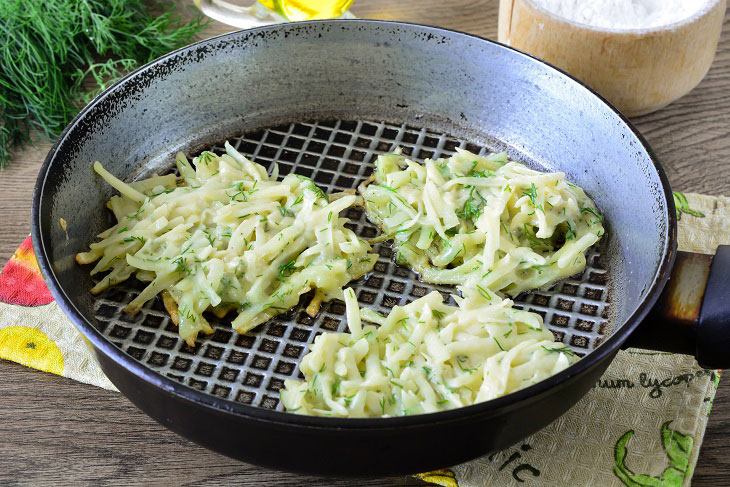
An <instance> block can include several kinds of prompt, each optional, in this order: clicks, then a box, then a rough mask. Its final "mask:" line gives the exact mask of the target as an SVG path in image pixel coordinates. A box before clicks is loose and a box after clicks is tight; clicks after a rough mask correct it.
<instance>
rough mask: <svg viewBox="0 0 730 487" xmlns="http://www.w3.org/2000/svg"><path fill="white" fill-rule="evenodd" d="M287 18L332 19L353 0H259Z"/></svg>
mask: <svg viewBox="0 0 730 487" xmlns="http://www.w3.org/2000/svg"><path fill="white" fill-rule="evenodd" d="M259 1H260V3H261V4H262V5H263V6H264V7H266V8H268V9H270V10H273V11H274V12H277V13H278V14H281V15H283V16H284V17H286V18H287V19H289V20H292V21H296V20H315V19H334V18H337V17H340V16H342V14H344V13H345V12H347V9H348V8H350V5H351V4H352V2H353V0H259Z"/></svg>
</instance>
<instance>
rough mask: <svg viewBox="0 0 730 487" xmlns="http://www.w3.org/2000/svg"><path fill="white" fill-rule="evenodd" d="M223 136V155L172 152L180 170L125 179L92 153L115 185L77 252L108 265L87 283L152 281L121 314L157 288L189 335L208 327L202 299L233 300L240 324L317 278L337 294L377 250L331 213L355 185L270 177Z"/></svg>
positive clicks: (325, 290) (212, 306)
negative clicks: (105, 219)
mask: <svg viewBox="0 0 730 487" xmlns="http://www.w3.org/2000/svg"><path fill="white" fill-rule="evenodd" d="M225 147H226V154H224V155H222V156H218V155H215V154H213V153H211V152H203V153H202V154H201V155H200V156H198V157H196V158H195V159H193V164H192V165H191V164H190V163H189V162H188V160H187V159H186V158H185V156H184V155H183V154H178V156H177V159H176V164H177V168H178V171H179V174H180V177H179V178H175V177H174V176H172V177H170V176H161V177H160V176H154V177H153V178H150V179H148V180H144V181H139V182H135V183H132V184H126V183H124V182H122V181H120V180H119V179H117V178H116V177H114V176H113V175H111V174H110V173H108V172H107V171H106V170H105V169H104V168H103V167H102V166H101V164H100V163H98V162H96V163H94V170H95V171H96V172H97V173H98V174H99V175H100V176H101V177H103V178H104V179H105V180H106V181H107V182H108V183H109V184H110V185H112V186H113V187H114V188H115V189H117V190H118V191H119V192H120V193H121V195H119V196H114V197H112V199H111V200H110V202H109V204H108V205H107V206H108V207H109V208H110V209H112V210H113V212H114V214H115V216H116V218H117V220H118V223H117V224H116V225H115V226H113V227H112V228H110V229H108V230H106V231H105V232H103V233H102V234H101V235H100V238H101V239H102V240H101V241H99V242H97V243H93V244H91V245H90V249H91V250H90V251H89V252H82V253H80V254H78V255H77V258H76V259H77V261H78V262H79V263H83V264H88V263H92V262H97V264H96V266H95V267H94V269H93V270H92V274H96V273H101V272H108V274H107V275H106V276H105V277H104V279H102V280H101V281H100V282H99V283H98V284H97V285H96V286H95V287H94V289H93V290H92V292H94V293H99V292H102V291H103V290H105V289H106V288H108V287H110V286H114V285H116V284H119V283H120V282H122V281H124V280H126V279H128V278H129V277H131V276H132V275H136V277H137V278H138V279H139V280H141V281H147V282H149V284H148V286H147V287H146V288H145V289H144V290H143V291H142V292H141V293H140V294H139V296H138V297H137V298H136V299H134V300H133V301H132V302H131V303H130V304H129V306H127V308H126V311H127V312H129V313H132V314H134V313H136V312H137V311H139V309H140V308H141V307H142V306H143V305H144V304H145V302H147V301H148V300H150V299H152V298H153V297H155V296H156V295H157V294H159V293H160V292H165V293H166V294H165V296H166V306H167V307H168V308H170V307H171V306H172V302H171V300H172V301H174V303H175V305H176V306H177V316H176V318H177V322H178V326H179V332H180V335H181V336H182V337H183V339H185V341H186V342H188V343H189V344H193V343H194V342H195V339H196V337H197V335H198V333H199V332H201V331H202V332H204V333H212V328H211V327H210V325H209V324H208V322H207V321H206V319H205V318H204V317H203V312H205V311H206V310H211V311H213V312H214V313H215V314H216V315H218V316H222V315H224V314H225V313H227V312H228V311H229V310H236V311H237V312H238V316H237V317H236V318H235V319H234V320H233V327H234V328H235V329H236V330H237V331H239V332H241V333H243V332H245V331H247V330H250V329H252V328H254V327H255V326H257V325H258V324H260V323H263V322H264V321H266V320H268V319H269V318H271V317H272V316H274V315H276V314H279V313H282V312H285V311H287V310H289V309H290V308H292V307H293V306H295V305H296V304H297V302H298V300H299V296H300V295H301V294H303V293H306V292H307V291H309V290H310V289H313V288H316V290H317V302H320V301H322V300H324V301H327V300H330V299H332V298H334V297H340V298H342V297H343V294H342V286H344V285H346V284H347V283H348V282H349V281H351V280H352V279H356V278H358V277H360V276H362V275H364V274H365V273H367V272H369V271H370V270H371V269H372V268H373V266H374V265H375V262H376V260H377V255H374V254H371V253H370V250H371V248H370V245H369V244H368V243H367V242H365V241H363V240H360V239H359V238H357V236H356V235H355V234H354V232H352V231H351V230H349V229H347V228H345V226H344V224H345V223H346V222H347V221H348V220H347V219H345V218H341V217H340V216H339V213H340V212H341V211H342V210H344V209H346V208H348V207H350V206H352V205H353V204H355V203H356V202H357V200H358V198H357V197H356V196H353V195H344V194H337V195H332V200H331V201H330V199H329V198H328V196H327V195H326V194H325V193H324V192H323V191H322V190H321V189H320V188H318V187H317V186H315V184H314V183H313V182H312V180H311V179H309V178H305V177H302V176H298V175H295V174H289V175H287V176H286V177H284V178H283V179H282V180H281V181H276V177H275V175H272V177H270V176H268V175H267V174H266V170H265V168H264V167H263V166H261V165H259V164H255V163H253V162H251V161H249V160H248V159H246V158H245V157H244V156H243V155H241V154H240V153H238V152H237V151H236V150H235V149H234V148H233V147H232V146H230V145H229V144H228V143H226V146H225ZM276 173H277V171H274V174H276ZM310 311H315V312H316V310H310Z"/></svg>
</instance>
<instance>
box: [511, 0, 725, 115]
mask: <svg viewBox="0 0 730 487" xmlns="http://www.w3.org/2000/svg"><path fill="white" fill-rule="evenodd" d="M726 7H727V0H709V1H708V3H707V5H706V6H704V7H703V8H702V9H701V10H700V11H699V12H697V13H696V14H695V15H693V16H691V17H689V18H687V19H684V20H682V21H679V22H675V23H673V24H669V25H664V26H660V27H652V28H648V29H626V30H617V29H607V28H602V27H592V26H588V25H585V24H580V23H577V22H573V21H570V20H567V19H565V18H562V17H559V16H556V15H554V14H552V13H549V12H547V11H545V10H543V9H542V8H540V7H537V6H536V5H535V4H534V3H533V2H532V0H500V4H499V41H500V42H502V43H505V44H507V45H510V46H512V47H515V48H517V49H519V50H521V51H525V52H527V53H530V54H532V55H534V56H537V57H539V58H541V59H544V60H545V61H547V62H549V63H551V64H553V65H555V66H557V67H559V68H561V69H563V70H565V71H567V72H568V73H570V74H572V75H573V76H575V77H577V78H578V79H580V80H581V81H583V82H584V83H586V84H587V85H589V86H590V87H592V88H593V89H594V90H596V91H597V92H598V93H600V94H601V95H603V96H604V97H605V98H607V99H608V100H609V101H610V102H612V103H613V104H614V105H615V106H616V107H618V109H619V110H621V111H622V112H623V113H624V114H626V115H629V116H633V115H643V114H646V113H650V112H653V111H655V110H658V109H660V108H662V107H664V106H666V105H668V104H670V103H671V102H673V101H674V100H676V99H677V98H680V97H681V96H684V95H685V94H687V93H688V92H689V91H690V90H692V88H694V87H695V86H697V84H698V83H699V82H700V81H701V80H702V78H704V76H705V74H707V71H708V70H709V69H710V65H711V64H712V60H713V58H714V57H715V51H716V50H717V43H718V41H719V39H720V31H721V30H722V23H723V20H724V17H725V9H726Z"/></svg>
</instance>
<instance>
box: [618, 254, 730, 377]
mask: <svg viewBox="0 0 730 487" xmlns="http://www.w3.org/2000/svg"><path fill="white" fill-rule="evenodd" d="M624 347H638V348H648V349H650V350H659V351H664V352H674V353H682V354H686V355H693V356H695V357H696V358H697V361H698V362H699V364H700V365H701V366H702V367H704V368H707V369H723V368H729V367H730V246H728V245H721V246H720V247H718V249H717V254H716V255H715V256H714V257H713V256H711V255H703V254H693V253H689V252H678V253H677V259H676V262H675V265H674V269H673V271H672V276H671V278H670V280H669V282H668V283H667V285H666V287H665V288H664V292H663V293H662V295H661V296H660V297H659V300H658V301H657V304H656V305H655V307H654V309H653V310H652V311H651V312H650V313H649V315H648V316H647V318H646V319H645V320H644V322H643V323H642V324H641V325H640V326H639V328H638V329H637V330H636V331H635V332H634V333H633V335H632V336H631V337H630V338H629V339H628V340H627V342H626V343H625V344H624Z"/></svg>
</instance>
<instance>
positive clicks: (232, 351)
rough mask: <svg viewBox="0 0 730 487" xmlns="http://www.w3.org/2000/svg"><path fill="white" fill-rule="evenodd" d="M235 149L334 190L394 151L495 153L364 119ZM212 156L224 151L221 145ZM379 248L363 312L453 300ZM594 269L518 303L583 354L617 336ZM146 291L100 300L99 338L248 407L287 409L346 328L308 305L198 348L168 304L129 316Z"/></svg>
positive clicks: (278, 134) (219, 329) (237, 142)
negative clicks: (318, 356)
mask: <svg viewBox="0 0 730 487" xmlns="http://www.w3.org/2000/svg"><path fill="white" fill-rule="evenodd" d="M231 142H232V143H233V144H234V146H236V148H237V149H238V150H239V151H241V152H242V153H244V154H245V155H247V156H248V157H250V158H252V159H253V160H255V161H257V162H259V163H260V164H262V165H264V166H266V167H267V168H270V167H271V164H272V163H273V162H274V161H278V163H279V171H280V174H281V175H282V176H284V175H286V174H288V173H290V172H295V173H297V174H301V175H303V176H307V177H311V178H312V179H313V180H314V181H315V182H316V183H317V184H318V185H319V186H321V187H322V188H324V189H326V190H327V192H335V191H343V190H346V189H353V188H356V187H357V186H358V185H359V184H360V183H361V182H362V181H364V180H365V179H366V178H367V177H368V176H370V174H371V173H372V171H373V167H374V166H373V163H374V160H375V158H376V157H377V154H381V153H385V152H390V151H392V150H393V149H395V147H401V148H403V149H404V152H405V153H408V154H410V155H411V156H412V157H415V158H417V159H419V160H422V159H424V158H429V157H441V156H448V155H451V154H452V153H453V152H454V148H455V147H463V148H468V149H469V150H471V151H474V152H478V153H479V152H481V153H483V152H485V151H486V152H489V150H488V149H486V148H483V147H479V146H477V145H474V144H471V143H467V142H466V141H463V140H461V141H460V140H458V139H454V138H451V137H447V136H444V135H443V134H435V133H431V132H429V131H427V130H426V129H417V128H414V127H410V126H407V125H405V124H403V125H394V124H388V123H383V122H362V121H327V122H321V123H316V122H315V123H292V124H288V125H282V126H278V127H272V128H269V129H263V130H259V131H256V132H254V133H249V134H244V135H243V136H241V137H237V138H236V139H232V140H231ZM212 149H213V150H214V151H215V152H217V153H222V152H223V148H222V147H220V146H217V147H215V146H214V147H212ZM345 215H346V216H347V217H348V218H350V220H351V223H350V224H348V225H350V226H351V228H352V229H353V230H354V231H355V232H356V233H357V234H358V235H360V236H361V237H362V238H366V239H367V238H372V237H374V236H375V235H377V234H378V233H379V232H378V230H376V229H375V227H374V226H373V225H372V224H370V223H369V222H368V221H367V218H366V216H365V212H364V210H362V209H358V208H351V209H349V210H347V211H346V212H345ZM375 250H376V252H377V253H378V254H379V255H380V258H379V259H378V262H377V264H376V265H375V268H374V270H373V272H372V273H371V274H370V275H368V276H366V277H365V278H362V279H360V280H358V281H357V282H355V283H353V287H354V289H355V290H356V293H357V296H358V301H359V302H360V304H361V305H362V306H369V307H372V308H375V309H377V310H379V311H381V312H385V313H387V312H388V311H389V310H390V309H391V308H392V307H393V306H394V305H404V304H406V303H408V302H410V301H413V300H414V299H417V298H419V297H421V296H424V295H425V294H427V293H428V292H430V291H432V290H434V289H437V290H440V291H442V292H443V293H444V295H445V296H446V297H448V295H449V292H454V290H453V288H451V287H449V286H434V285H430V284H426V283H422V282H419V281H418V280H417V278H416V275H415V274H414V273H413V272H411V271H409V270H408V269H406V268H403V267H399V266H396V265H395V264H394V263H393V258H392V257H393V256H392V251H391V249H390V247H389V245H388V243H381V244H378V245H377V246H376V247H375ZM588 262H589V265H588V267H587V268H586V270H585V271H584V272H583V273H582V274H581V275H579V276H575V277H574V278H572V279H569V280H567V281H563V282H562V283H559V284H558V285H557V286H554V288H553V289H551V290H549V291H547V292H535V293H531V294H529V295H523V296H521V297H520V298H519V301H521V302H522V305H523V306H524V307H525V308H526V309H529V310H531V311H535V312H537V313H540V314H541V315H542V316H543V317H544V319H545V323H546V324H547V325H548V326H549V327H550V329H551V330H552V331H553V333H554V335H555V336H556V338H558V339H559V340H561V341H563V342H564V343H566V344H568V345H569V346H570V347H571V348H573V350H575V352H576V353H578V354H580V355H584V354H585V353H587V352H588V351H590V350H592V349H593V348H595V347H596V346H598V345H599V344H600V343H601V341H602V340H601V338H602V336H603V335H604V334H606V333H608V327H607V321H606V318H607V315H608V303H607V298H608V295H609V292H608V289H607V285H606V283H607V273H606V271H605V270H604V269H603V268H602V265H601V262H600V256H599V253H598V251H597V250H596V249H591V251H590V257H589V258H588ZM141 289H142V287H141V286H139V285H138V286H136V287H135V286H134V284H132V285H125V286H124V287H119V288H117V289H113V290H111V291H109V292H107V293H105V294H103V295H101V296H100V297H99V298H98V299H96V301H95V304H94V311H95V313H94V315H95V317H96V319H97V323H98V325H97V326H98V328H99V330H101V331H102V332H103V333H104V335H105V336H106V337H107V338H108V339H109V340H110V341H111V342H112V343H114V344H115V345H117V346H118V347H120V348H121V349H122V350H124V351H125V352H126V353H127V354H129V355H130V356H132V357H134V358H135V359H137V360H139V361H141V362H142V363H144V364H146V365H147V366H148V367H150V368H152V369H154V370H156V371H158V372H160V373H162V374H164V375H166V376H168V377H170V378H172V379H175V380H177V381H180V382H182V383H184V384H187V385H189V386H191V387H194V388H196V389H198V390H201V391H204V392H208V393H211V394H215V395H216V396H219V397H221V398H224V399H231V400H235V401H238V402H242V403H244V404H253V405H256V406H260V407H264V408H269V409H273V408H278V409H281V405H280V403H279V399H278V398H279V390H280V389H281V388H282V387H283V385H284V380H285V379H289V378H296V377H297V376H298V375H299V370H298V368H297V363H298V361H299V359H301V358H302V357H303V355H304V354H305V353H306V352H307V345H308V344H309V343H311V342H312V341H313V340H314V338H315V336H317V334H319V333H320V332H327V331H330V332H332V331H344V330H346V323H345V318H344V311H345V307H344V303H342V302H341V301H338V300H337V301H332V302H330V303H326V304H325V305H324V306H323V308H322V311H321V312H320V313H319V315H318V316H317V317H316V318H314V319H312V318H310V317H309V316H308V315H307V314H306V313H305V312H304V307H306V304H307V303H308V300H307V298H306V297H305V298H304V299H302V300H301V303H300V306H299V307H297V308H296V309H294V310H292V311H290V312H288V313H285V314H283V315H281V316H279V317H277V318H275V319H273V320H271V321H269V322H267V323H265V324H263V325H261V326H259V327H257V328H256V329H255V330H252V331H250V332H249V333H247V334H245V335H239V334H238V333H235V332H234V331H233V330H232V329H231V328H230V325H229V323H230V319H231V318H230V317H228V318H226V319H224V320H217V319H216V318H215V317H213V316H210V317H209V320H211V321H212V322H214V324H215V333H214V334H213V335H211V336H207V337H206V336H204V335H202V334H201V335H200V337H199V340H198V343H197V344H196V346H195V347H190V346H188V345H187V344H185V342H184V341H183V340H182V339H180V338H179V337H178V336H177V327H176V326H175V325H174V324H173V323H172V322H171V321H170V319H169V317H168V316H167V313H166V312H165V311H164V309H163V308H162V306H161V303H160V301H159V298H158V299H156V300H154V301H152V302H150V303H148V305H147V306H145V308H144V309H143V310H142V312H140V314H139V315H137V316H135V317H129V316H127V315H125V314H124V313H123V312H122V311H121V310H122V308H123V307H124V306H125V305H126V304H127V303H129V301H131V300H132V299H133V298H134V296H135V295H136V294H137V293H138V292H139V291H140V290H141ZM449 299H450V298H449ZM451 301H452V303H451V304H454V303H453V300H451Z"/></svg>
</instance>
